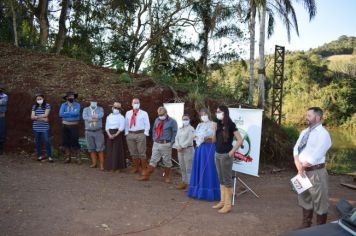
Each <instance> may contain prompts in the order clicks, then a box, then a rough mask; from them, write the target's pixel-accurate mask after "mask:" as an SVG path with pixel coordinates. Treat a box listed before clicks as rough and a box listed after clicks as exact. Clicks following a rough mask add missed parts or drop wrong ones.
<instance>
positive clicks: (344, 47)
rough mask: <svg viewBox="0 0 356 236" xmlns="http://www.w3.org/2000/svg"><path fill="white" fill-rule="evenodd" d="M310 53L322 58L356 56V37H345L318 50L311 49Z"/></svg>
mask: <svg viewBox="0 0 356 236" xmlns="http://www.w3.org/2000/svg"><path fill="white" fill-rule="evenodd" d="M310 51H311V52H312V53H315V54H318V55H320V56H322V57H328V56H332V55H341V54H348V55H350V54H356V37H348V36H345V35H343V36H341V37H339V38H338V39H337V40H334V41H331V42H329V43H326V44H324V45H323V46H320V47H318V48H315V49H311V50H310Z"/></svg>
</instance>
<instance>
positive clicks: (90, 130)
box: [85, 129, 102, 132]
mask: <svg viewBox="0 0 356 236" xmlns="http://www.w3.org/2000/svg"><path fill="white" fill-rule="evenodd" d="M85 131H88V132H97V131H102V129H86V130H85Z"/></svg>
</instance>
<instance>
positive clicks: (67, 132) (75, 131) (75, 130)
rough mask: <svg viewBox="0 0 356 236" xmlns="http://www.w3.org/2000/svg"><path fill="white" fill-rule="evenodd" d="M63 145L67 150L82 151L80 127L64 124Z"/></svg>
mask: <svg viewBox="0 0 356 236" xmlns="http://www.w3.org/2000/svg"><path fill="white" fill-rule="evenodd" d="M62 145H63V147H65V148H70V149H74V150H78V149H80V144H79V125H65V124H62Z"/></svg>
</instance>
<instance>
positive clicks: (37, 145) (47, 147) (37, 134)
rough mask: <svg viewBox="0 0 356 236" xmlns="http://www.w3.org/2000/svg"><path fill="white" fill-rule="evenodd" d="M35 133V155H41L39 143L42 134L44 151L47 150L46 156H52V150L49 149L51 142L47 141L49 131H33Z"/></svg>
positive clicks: (40, 144)
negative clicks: (44, 145)
mask: <svg viewBox="0 0 356 236" xmlns="http://www.w3.org/2000/svg"><path fill="white" fill-rule="evenodd" d="M34 133H35V141H36V149H37V155H38V157H42V143H41V137H42V136H43V138H44V141H45V144H46V151H47V156H48V157H52V150H51V144H50V143H49V132H48V130H47V131H44V132H37V131H34Z"/></svg>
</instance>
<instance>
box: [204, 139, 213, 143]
mask: <svg viewBox="0 0 356 236" xmlns="http://www.w3.org/2000/svg"><path fill="white" fill-rule="evenodd" d="M204 143H213V139H212V138H206V139H205V140H204Z"/></svg>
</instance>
